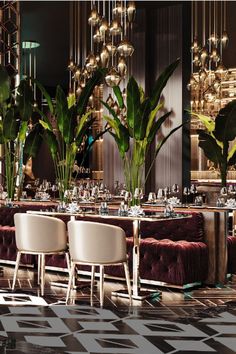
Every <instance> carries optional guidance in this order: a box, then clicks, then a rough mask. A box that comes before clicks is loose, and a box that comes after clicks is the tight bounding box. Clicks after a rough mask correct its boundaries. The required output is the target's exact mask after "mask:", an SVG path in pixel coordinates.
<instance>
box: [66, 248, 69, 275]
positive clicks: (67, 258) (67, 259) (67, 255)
mask: <svg viewBox="0 0 236 354" xmlns="http://www.w3.org/2000/svg"><path fill="white" fill-rule="evenodd" d="M66 264H67V269H68V274H70V256H69V253H68V252H66Z"/></svg>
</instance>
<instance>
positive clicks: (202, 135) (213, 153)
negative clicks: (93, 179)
mask: <svg viewBox="0 0 236 354" xmlns="http://www.w3.org/2000/svg"><path fill="white" fill-rule="evenodd" d="M198 134H199V144H198V145H199V146H200V147H201V148H202V149H203V151H204V154H205V155H206V157H207V158H208V159H209V160H211V161H212V162H214V163H216V164H221V163H222V162H223V156H222V150H221V148H220V147H219V145H218V144H217V142H216V140H215V139H214V138H213V137H212V136H211V135H210V134H208V133H206V132H203V131H198Z"/></svg>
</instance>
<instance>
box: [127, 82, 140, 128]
mask: <svg viewBox="0 0 236 354" xmlns="http://www.w3.org/2000/svg"><path fill="white" fill-rule="evenodd" d="M139 109H140V91H139V87H138V84H137V82H136V81H135V79H134V78H133V76H131V77H130V79H129V82H128V85H127V124H128V127H129V130H130V133H131V134H132V131H133V129H134V126H135V125H136V126H137V125H138V124H140V118H139V117H138V112H139ZM132 135H133V134H132Z"/></svg>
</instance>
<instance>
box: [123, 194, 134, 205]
mask: <svg viewBox="0 0 236 354" xmlns="http://www.w3.org/2000/svg"><path fill="white" fill-rule="evenodd" d="M132 200H133V196H132V193H131V192H128V191H126V192H125V201H126V202H127V204H128V207H129V208H130V205H131V202H132Z"/></svg>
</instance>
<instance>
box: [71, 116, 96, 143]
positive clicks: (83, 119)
mask: <svg viewBox="0 0 236 354" xmlns="http://www.w3.org/2000/svg"><path fill="white" fill-rule="evenodd" d="M91 113H92V111H89V112H87V113H85V114H84V115H83V116H82V117H81V118H80V120H79V124H78V125H77V127H76V132H75V138H76V139H77V137H78V135H79V134H80V132H81V130H82V129H83V127H84V126H85V124H86V122H87V121H88V120H89V117H90V115H91Z"/></svg>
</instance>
